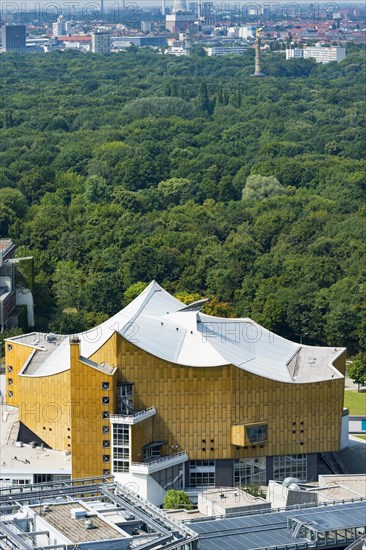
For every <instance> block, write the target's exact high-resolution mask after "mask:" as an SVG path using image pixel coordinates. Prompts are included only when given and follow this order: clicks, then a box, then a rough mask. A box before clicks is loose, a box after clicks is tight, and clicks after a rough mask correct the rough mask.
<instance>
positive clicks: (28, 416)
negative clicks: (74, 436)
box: [18, 370, 71, 450]
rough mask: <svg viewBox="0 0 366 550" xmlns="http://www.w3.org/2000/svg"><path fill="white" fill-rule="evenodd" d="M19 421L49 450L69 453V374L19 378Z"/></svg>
mask: <svg viewBox="0 0 366 550" xmlns="http://www.w3.org/2000/svg"><path fill="white" fill-rule="evenodd" d="M18 383H19V386H20V395H21V396H22V399H21V400H20V403H19V404H18V407H19V420H20V421H21V422H23V424H25V425H26V426H27V427H28V428H29V429H30V430H32V431H33V432H34V433H35V434H36V435H38V437H40V438H41V439H42V440H43V441H44V442H45V443H47V445H49V446H50V447H51V448H52V449H59V450H70V448H71V430H70V410H71V400H70V371H68V370H67V371H64V372H61V373H60V374H54V375H52V376H42V377H34V376H19V379H18Z"/></svg>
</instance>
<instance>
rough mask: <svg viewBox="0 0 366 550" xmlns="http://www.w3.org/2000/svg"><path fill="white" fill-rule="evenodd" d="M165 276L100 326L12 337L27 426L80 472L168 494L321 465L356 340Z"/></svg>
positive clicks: (333, 443)
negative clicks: (226, 311) (295, 328)
mask: <svg viewBox="0 0 366 550" xmlns="http://www.w3.org/2000/svg"><path fill="white" fill-rule="evenodd" d="M204 302H205V300H201V301H199V302H195V303H192V304H189V305H185V304H183V303H181V302H180V301H178V300H177V299H176V298H174V297H173V296H172V295H170V294H169V293H168V292H166V291H165V290H164V289H163V288H162V287H161V286H159V285H158V284H157V283H156V282H155V281H153V282H152V283H150V284H149V286H147V288H146V289H145V290H144V291H143V292H142V293H141V294H140V295H139V296H138V297H137V298H136V299H135V300H133V301H132V302H131V303H130V304H129V305H128V306H127V307H125V308H124V309H123V310H122V311H120V312H119V313H117V314H116V315H114V316H113V317H112V318H111V319H109V320H108V321H106V322H104V323H103V324H101V325H99V326H98V327H96V328H95V329H93V330H90V331H87V332H85V333H80V334H75V335H72V336H65V335H56V334H52V333H51V334H42V333H31V334H27V335H22V336H17V337H13V338H8V339H7V340H6V345H5V348H6V403H7V405H9V406H13V407H16V408H17V409H18V414H19V435H18V439H19V440H21V441H22V442H24V443H29V442H31V441H32V442H36V444H37V445H40V446H41V447H42V448H45V449H53V450H58V451H63V452H64V454H67V455H68V456H69V457H70V458H71V475H72V478H85V477H92V476H101V475H110V474H111V475H112V474H113V475H114V476H115V478H116V480H117V481H120V482H122V483H133V484H134V485H133V486H134V487H136V490H138V493H139V494H140V495H141V496H143V497H145V498H146V499H148V500H149V501H150V502H152V503H154V504H158V505H159V504H161V503H162V501H163V498H164V495H165V492H166V490H168V489H172V488H173V489H185V490H186V491H188V492H192V493H194V492H195V491H196V492H197V491H198V490H200V489H202V488H205V487H210V486H225V487H230V486H244V485H248V484H265V483H267V482H268V481H269V480H278V481H280V480H283V479H284V478H286V477H288V476H292V477H295V478H297V479H299V480H300V481H306V480H313V479H316V476H317V458H318V455H319V454H320V453H329V452H333V451H337V450H339V448H340V444H341V431H342V415H343V394H344V373H345V357H346V354H345V349H343V348H331V347H315V346H307V345H302V344H298V343H295V342H291V341H289V340H286V339H284V338H282V337H280V336H278V335H276V334H274V333H273V332H270V331H269V330H266V329H265V328H263V327H261V326H259V325H258V324H256V323H255V322H254V321H252V320H251V319H246V318H243V319H226V318H218V317H212V316H209V315H205V314H203V313H202V312H201V309H202V307H203V305H204Z"/></svg>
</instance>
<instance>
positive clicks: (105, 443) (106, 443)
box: [103, 439, 111, 448]
mask: <svg viewBox="0 0 366 550" xmlns="http://www.w3.org/2000/svg"><path fill="white" fill-rule="evenodd" d="M110 446H111V442H110V441H109V440H108V439H104V440H103V447H104V448H107V447H110Z"/></svg>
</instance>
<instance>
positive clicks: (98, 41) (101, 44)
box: [92, 32, 111, 53]
mask: <svg viewBox="0 0 366 550" xmlns="http://www.w3.org/2000/svg"><path fill="white" fill-rule="evenodd" d="M110 51H111V35H110V33H109V32H93V33H92V52H93V53H110Z"/></svg>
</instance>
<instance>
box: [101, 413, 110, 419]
mask: <svg viewBox="0 0 366 550" xmlns="http://www.w3.org/2000/svg"><path fill="white" fill-rule="evenodd" d="M102 418H103V420H105V419H106V418H109V412H108V411H103V412H102Z"/></svg>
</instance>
